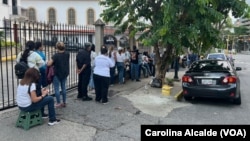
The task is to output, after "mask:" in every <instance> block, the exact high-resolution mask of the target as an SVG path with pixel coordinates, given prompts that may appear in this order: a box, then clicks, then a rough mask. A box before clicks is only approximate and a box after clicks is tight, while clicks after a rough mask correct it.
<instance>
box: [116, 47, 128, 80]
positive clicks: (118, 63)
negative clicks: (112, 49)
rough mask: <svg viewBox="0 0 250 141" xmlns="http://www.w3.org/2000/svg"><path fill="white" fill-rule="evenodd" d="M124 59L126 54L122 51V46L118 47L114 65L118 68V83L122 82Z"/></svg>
mask: <svg viewBox="0 0 250 141" xmlns="http://www.w3.org/2000/svg"><path fill="white" fill-rule="evenodd" d="M125 61H126V56H125V53H124V52H123V48H122V47H118V53H117V55H116V67H117V70H118V79H119V84H123V83H124V81H123V76H124V69H125Z"/></svg>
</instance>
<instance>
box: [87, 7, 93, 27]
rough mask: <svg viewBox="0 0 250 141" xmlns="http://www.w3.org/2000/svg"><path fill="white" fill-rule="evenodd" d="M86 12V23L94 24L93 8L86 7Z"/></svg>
mask: <svg viewBox="0 0 250 141" xmlns="http://www.w3.org/2000/svg"><path fill="white" fill-rule="evenodd" d="M87 14H88V16H87V17H88V19H87V21H88V23H87V24H91V25H92V24H94V22H95V21H94V20H95V16H94V10H93V9H88V12H87Z"/></svg>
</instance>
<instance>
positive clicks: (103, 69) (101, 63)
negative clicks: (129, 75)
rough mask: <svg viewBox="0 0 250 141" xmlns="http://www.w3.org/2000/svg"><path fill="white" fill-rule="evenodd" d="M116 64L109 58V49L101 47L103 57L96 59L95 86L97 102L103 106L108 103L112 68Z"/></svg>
mask: <svg viewBox="0 0 250 141" xmlns="http://www.w3.org/2000/svg"><path fill="white" fill-rule="evenodd" d="M114 66H115V63H114V62H113V61H112V60H111V59H110V58H109V57H108V49H107V47H106V46H104V45H103V46H102V47H101V55H99V56H97V57H96V58H95V68H94V74H93V78H94V84H95V93H96V98H95V101H96V102H101V103H103V104H106V103H108V89H109V83H110V68H113V67H114Z"/></svg>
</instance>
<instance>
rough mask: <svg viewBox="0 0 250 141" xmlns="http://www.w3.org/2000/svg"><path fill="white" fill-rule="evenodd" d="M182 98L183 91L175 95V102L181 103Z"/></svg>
mask: <svg viewBox="0 0 250 141" xmlns="http://www.w3.org/2000/svg"><path fill="white" fill-rule="evenodd" d="M182 96H183V95H182V90H181V91H179V92H178V93H177V94H175V96H174V98H175V100H177V101H180V100H181V98H182Z"/></svg>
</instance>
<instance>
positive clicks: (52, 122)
mask: <svg viewBox="0 0 250 141" xmlns="http://www.w3.org/2000/svg"><path fill="white" fill-rule="evenodd" d="M59 122H60V119H55V120H53V121H52V120H50V121H49V122H48V125H50V126H53V125H55V124H58V123H59Z"/></svg>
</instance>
